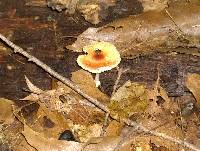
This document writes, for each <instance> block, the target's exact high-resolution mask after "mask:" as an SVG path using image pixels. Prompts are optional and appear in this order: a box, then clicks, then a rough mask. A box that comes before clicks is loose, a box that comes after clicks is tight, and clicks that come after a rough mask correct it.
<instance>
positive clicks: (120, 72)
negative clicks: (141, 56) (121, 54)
mask: <svg viewBox="0 0 200 151" xmlns="http://www.w3.org/2000/svg"><path fill="white" fill-rule="evenodd" d="M128 70H129V69H128V68H127V69H123V68H119V67H117V71H118V73H117V79H116V81H115V84H114V86H113V91H112V95H111V96H113V95H114V93H115V92H116V90H117V87H118V84H119V80H120V78H121V76H122V74H123V73H125V72H126V71H128Z"/></svg>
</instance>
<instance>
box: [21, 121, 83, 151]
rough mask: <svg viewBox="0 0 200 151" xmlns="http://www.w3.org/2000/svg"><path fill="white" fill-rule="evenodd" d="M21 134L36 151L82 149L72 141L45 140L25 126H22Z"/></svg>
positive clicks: (71, 150)
mask: <svg viewBox="0 0 200 151" xmlns="http://www.w3.org/2000/svg"><path fill="white" fill-rule="evenodd" d="M22 134H23V135H24V136H25V138H26V140H27V142H28V143H29V144H30V145H31V146H33V147H34V148H36V149H37V150H38V151H48V150H49V151H69V150H70V151H77V150H81V149H82V147H83V144H81V143H78V142H74V141H63V140H57V139H54V138H46V137H44V136H43V135H42V134H41V133H38V132H35V131H33V130H32V129H31V128H29V127H28V126H27V125H24V131H23V132H22Z"/></svg>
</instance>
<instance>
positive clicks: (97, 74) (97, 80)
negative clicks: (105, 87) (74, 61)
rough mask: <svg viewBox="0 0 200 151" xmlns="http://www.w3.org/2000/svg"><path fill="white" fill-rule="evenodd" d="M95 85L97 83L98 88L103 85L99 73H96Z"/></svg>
mask: <svg viewBox="0 0 200 151" xmlns="http://www.w3.org/2000/svg"><path fill="white" fill-rule="evenodd" d="M95 83H96V87H97V88H98V87H99V86H100V85H101V82H100V81H99V73H96V76H95Z"/></svg>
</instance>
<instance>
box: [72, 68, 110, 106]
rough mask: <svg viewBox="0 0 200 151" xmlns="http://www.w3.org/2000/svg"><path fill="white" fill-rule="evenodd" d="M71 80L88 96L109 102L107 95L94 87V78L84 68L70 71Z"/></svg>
mask: <svg viewBox="0 0 200 151" xmlns="http://www.w3.org/2000/svg"><path fill="white" fill-rule="evenodd" d="M71 80H72V81H73V82H74V83H76V84H77V85H78V86H79V87H80V88H81V89H82V90H83V91H84V92H85V93H86V94H88V95H89V96H91V97H93V98H95V99H97V100H98V101H100V102H109V97H108V96H107V95H105V94H104V93H102V92H101V91H100V90H99V89H98V88H96V84H95V82H94V79H93V77H92V75H91V74H90V73H89V72H87V71H84V70H78V71H75V72H73V73H72V78H71Z"/></svg>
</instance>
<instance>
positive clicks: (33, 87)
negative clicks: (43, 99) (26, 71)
mask: <svg viewBox="0 0 200 151" xmlns="http://www.w3.org/2000/svg"><path fill="white" fill-rule="evenodd" d="M25 80H26V84H27V86H28V88H29V90H30V91H31V92H33V93H36V94H41V93H43V92H44V91H43V90H41V89H39V88H38V87H36V86H35V85H33V83H31V81H30V80H29V79H28V78H27V77H26V76H25Z"/></svg>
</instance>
